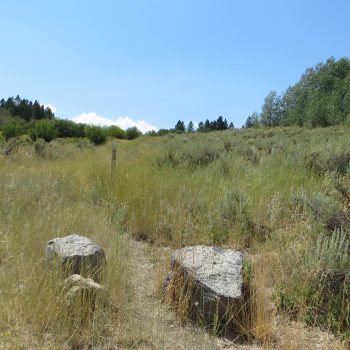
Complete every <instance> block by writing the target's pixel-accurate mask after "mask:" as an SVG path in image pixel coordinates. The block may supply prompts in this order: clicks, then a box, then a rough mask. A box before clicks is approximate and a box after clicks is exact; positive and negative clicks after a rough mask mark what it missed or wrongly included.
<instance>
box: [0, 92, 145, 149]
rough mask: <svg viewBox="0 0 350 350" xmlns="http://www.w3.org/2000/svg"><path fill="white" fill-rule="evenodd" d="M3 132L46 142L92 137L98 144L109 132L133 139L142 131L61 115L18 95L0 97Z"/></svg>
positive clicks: (119, 137) (6, 138) (117, 136)
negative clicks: (72, 118)
mask: <svg viewBox="0 0 350 350" xmlns="http://www.w3.org/2000/svg"><path fill="white" fill-rule="evenodd" d="M0 132H1V135H2V136H3V137H4V139H5V140H8V139H10V138H12V137H19V136H22V135H29V137H30V138H31V139H32V140H33V141H35V140H37V139H39V138H41V139H44V140H45V141H46V142H50V141H52V140H53V139H55V138H79V137H88V138H89V139H90V141H91V142H93V143H94V144H101V143H104V142H105V141H106V139H107V137H108V136H110V137H114V138H118V139H129V140H132V139H135V138H137V137H139V136H140V135H141V132H140V131H139V130H138V129H137V128H136V127H131V128H129V129H127V130H123V129H121V128H119V127H118V126H114V125H113V126H110V127H99V126H91V125H86V124H78V123H75V122H73V121H71V120H65V119H58V118H56V116H55V114H54V113H53V112H52V110H51V109H50V108H49V107H46V108H45V107H44V106H43V105H41V104H40V103H39V102H38V101H34V102H32V101H29V100H27V99H21V98H20V97H19V96H18V95H17V96H16V97H15V98H13V97H9V98H8V99H7V100H5V99H1V100H0ZM1 135H0V136H1Z"/></svg>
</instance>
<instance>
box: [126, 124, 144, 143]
mask: <svg viewBox="0 0 350 350" xmlns="http://www.w3.org/2000/svg"><path fill="white" fill-rule="evenodd" d="M141 135H142V132H141V131H140V130H139V129H137V127H136V126H134V127H132V128H129V129H126V137H127V138H128V140H133V139H136V138H138V137H139V136H141Z"/></svg>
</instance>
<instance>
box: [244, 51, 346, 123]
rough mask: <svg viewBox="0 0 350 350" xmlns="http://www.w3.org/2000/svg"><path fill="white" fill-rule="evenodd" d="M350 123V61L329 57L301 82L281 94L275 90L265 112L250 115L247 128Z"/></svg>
mask: <svg viewBox="0 0 350 350" xmlns="http://www.w3.org/2000/svg"><path fill="white" fill-rule="evenodd" d="M342 123H347V124H350V60H349V59H348V58H341V59H339V60H335V59H334V58H333V57H331V58H329V59H328V60H327V61H326V62H325V63H319V64H317V65H316V66H315V67H312V68H308V69H306V70H305V72H304V74H303V75H302V76H301V78H300V80H299V81H298V82H297V83H296V84H294V85H291V86H289V87H288V88H287V90H286V91H285V92H284V93H282V94H281V95H279V94H278V93H277V92H276V91H271V92H270V93H269V94H268V95H267V96H266V97H265V100H264V104H263V106H262V108H261V112H260V113H257V112H254V113H253V114H252V115H250V116H249V117H248V118H247V120H246V123H245V125H244V127H246V128H250V127H260V126H266V127H274V126H279V125H283V126H290V125H298V126H307V127H326V126H331V125H337V124H342Z"/></svg>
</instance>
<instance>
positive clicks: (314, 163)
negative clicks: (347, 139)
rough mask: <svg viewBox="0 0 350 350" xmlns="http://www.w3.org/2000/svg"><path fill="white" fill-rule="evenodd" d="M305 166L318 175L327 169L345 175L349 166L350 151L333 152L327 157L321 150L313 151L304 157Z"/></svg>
mask: <svg viewBox="0 0 350 350" xmlns="http://www.w3.org/2000/svg"><path fill="white" fill-rule="evenodd" d="M306 166H307V168H309V169H312V170H313V171H314V172H315V173H316V174H318V175H323V174H325V173H326V172H327V171H330V172H336V173H338V174H340V175H345V174H346V173H347V171H348V170H349V166H350V152H347V151H345V152H340V153H335V154H332V155H330V156H328V157H325V156H324V154H322V153H321V152H313V153H311V154H310V155H309V156H307V157H306Z"/></svg>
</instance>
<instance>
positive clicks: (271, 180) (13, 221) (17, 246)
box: [0, 127, 350, 347]
mask: <svg viewBox="0 0 350 350" xmlns="http://www.w3.org/2000/svg"><path fill="white" fill-rule="evenodd" d="M348 135H349V130H348V129H344V128H341V127H337V128H328V129H315V130H308V129H300V128H276V129H273V130H229V131H225V132H213V133H208V134H193V135H175V136H174V135H166V136H164V137H142V138H139V139H137V140H134V141H133V142H127V141H121V142H119V143H118V150H117V166H116V176H115V177H114V178H111V169H110V163H109V162H110V144H107V145H106V146H99V147H97V148H92V147H91V145H89V144H85V143H84V142H81V141H80V142H79V143H74V142H67V141H60V140H56V141H55V142H53V143H51V144H50V145H46V146H45V147H46V148H45V149H44V151H43V154H42V155H38V152H36V151H35V147H34V145H28V144H24V145H23V144H21V145H19V146H18V147H17V149H14V150H13V152H12V151H11V152H12V153H11V152H10V154H7V155H3V156H2V157H1V158H0V209H1V210H0V220H1V227H0V234H1V246H0V276H1V277H0V278H1V281H2V286H6V287H5V288H1V298H0V333H1V332H2V333H4V334H5V333H6V332H10V334H11V335H10V336H6V339H7V341H9V342H11V341H12V342H14V343H13V344H15V342H16V341H17V342H18V343H20V342H21V341H23V339H24V338H25V339H26V340H27V343H28V342H30V341H31V342H32V343H33V344H34V343H35V342H36V341H38V338H40V341H41V342H42V343H43V342H45V341H48V340H46V338H45V334H46V335H54V336H53V337H50V336H48V338H49V339H50V341H52V342H54V343H55V342H56V343H55V344H60V342H61V341H62V339H70V336H71V335H72V334H70V333H69V329H68V327H66V328H65V327H64V324H65V317H63V316H61V315H59V314H58V313H56V312H54V310H55V307H56V305H57V302H58V301H57V300H59V298H60V296H59V293H58V294H57V290H58V287H57V281H56V280H55V278H54V277H52V273H51V272H50V271H49V270H47V267H46V264H45V261H44V260H43V256H44V252H43V249H44V246H45V243H46V241H47V240H49V239H51V238H53V237H57V236H63V235H66V234H69V233H75V232H76V233H81V234H84V235H86V236H89V237H91V238H92V239H95V240H96V242H97V243H99V244H100V245H101V246H102V247H103V248H104V249H105V250H106V255H107V264H108V277H107V280H106V281H105V284H106V285H107V287H108V288H109V289H110V291H111V296H112V301H113V303H112V304H113V305H114V307H112V308H110V309H109V310H108V311H106V310H105V311H103V312H102V311H101V315H102V316H103V318H104V321H103V322H101V323H99V324H103V325H104V326H102V328H99V326H97V325H96V323H95V326H94V327H95V328H94V330H93V331H92V330H91V329H89V331H88V332H87V334H94V332H95V336H94V337H92V340H91V339H90V340H91V341H95V342H98V341H102V338H103V337H104V338H105V337H107V336H112V335H111V334H112V333H113V331H112V330H113V329H116V328H117V327H118V322H119V321H118V320H119V319H120V316H121V314H122V313H123V307H124V305H125V300H127V299H128V294H127V292H126V290H127V276H128V241H127V239H126V238H125V237H124V235H123V234H122V233H123V232H130V233H131V234H132V235H133V236H134V237H135V238H137V239H145V240H147V241H150V242H152V243H154V244H156V245H164V246H171V247H181V246H185V245H190V244H199V243H201V244H202V243H204V244H216V245H223V246H226V247H231V248H239V249H243V250H245V251H246V252H247V254H249V255H250V256H251V257H252V259H251V261H252V264H253V269H252V271H253V273H255V275H254V276H253V280H252V281H253V287H252V288H254V291H253V295H255V298H256V301H257V302H256V304H254V305H255V306H254V307H255V311H254V312H255V313H256V319H255V321H254V322H253V321H252V327H253V328H254V330H252V332H255V334H256V337H258V338H260V339H262V340H264V341H265V342H268V341H270V339H271V335H270V332H272V327H271V323H272V320H271V317H270V314H269V313H268V312H267V311H266V309H265V307H264V305H263V303H265V300H266V299H269V298H270V297H269V296H270V294H273V293H272V292H271V293H267V294H266V293H264V288H265V287H266V288H268V289H269V290H270V289H271V290H273V291H275V295H276V300H278V301H279V305H280V306H281V307H280V310H284V311H285V312H286V313H287V314H288V315H290V316H292V317H294V318H295V319H303V320H306V318H307V321H308V322H309V323H311V324H318V325H320V326H321V327H324V328H328V329H329V328H331V329H332V330H334V331H336V332H338V331H341V332H343V328H342V327H335V326H334V323H333V325H330V324H329V323H328V321H327V322H320V318H319V313H318V311H322V310H321V309H317V307H313V312H312V313H310V312H308V310H310V309H308V306H310V305H311V304H310V305H308V303H311V302H310V301H309V299H307V291H309V290H310V288H311V286H312V283H313V281H314V280H313V279H312V278H306V277H308V276H314V275H313V273H314V267H312V266H314V265H311V264H309V263H307V261H308V260H307V259H306V257H307V256H314V258H315V259H318V258H316V257H317V256H319V255H317V254H315V249H316V248H315V247H317V246H318V245H317V244H319V243H317V242H319V241H318V239H319V237H327V235H329V234H331V232H333V229H335V228H336V229H344V230H345V231H344V230H343V231H344V232H345V234H346V235H345V237H346V239H348V237H349V235H350V233H348V231H347V230H348V228H347V227H343V226H344V225H347V223H348V222H349V221H348V217H349V203H347V202H346V195H344V193H345V194H346V193H348V192H347V191H348V189H349V187H350V179H349V167H348V164H347V156H346V154H347V152H348V150H349V149H350V138H349V137H348ZM77 146H79V147H77ZM2 148H3V149H5V148H6V145H3V146H2ZM315 154H316V155H317V156H315ZM342 155H343V156H342ZM320 167H321V168H320ZM319 169H321V170H319ZM339 183H341V187H339ZM339 188H342V191H339ZM341 192H343V194H342V193H341ZM317 203H319V204H320V205H318V204H317ZM267 257H268V258H267ZM264 261H268V263H266V264H264V265H263V266H264V269H262V270H260V269H259V262H260V263H261V262H264ZM301 270H302V271H303V274H302V276H303V277H302V278H304V277H305V278H304V279H302V283H300V278H299V276H301V275H300V271H301ZM259 271H260V272H259ZM298 278H299V279H298ZM304 292H305V293H304ZM337 295H338V296H339V297H340V294H337ZM258 300H259V301H258ZM281 300H282V301H281ZM343 300H344V303H345V304H344V305H345V306H344V307H349V304H348V299H346V298H345V299H343ZM318 301H321V299H318ZM313 305H317V303H316V304H313ZM332 310H333V309H332V308H331V309H329V311H327V312H329V313H330V314H332ZM102 316H101V317H102ZM333 318H334V317H333ZM335 318H336V317H335ZM313 321H315V322H313ZM334 322H335V323H337V322H338V321H337V320H336V319H335V321H334ZM339 324H340V322H338V323H337V326H339ZM55 325H62V329H63V331H57V329H59V327H56V326H55ZM6 334H7V333H6ZM82 338H84V335H83V334H82ZM77 341H78V340H77ZM28 344H29V343H28ZM34 347H35V346H34Z"/></svg>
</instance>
